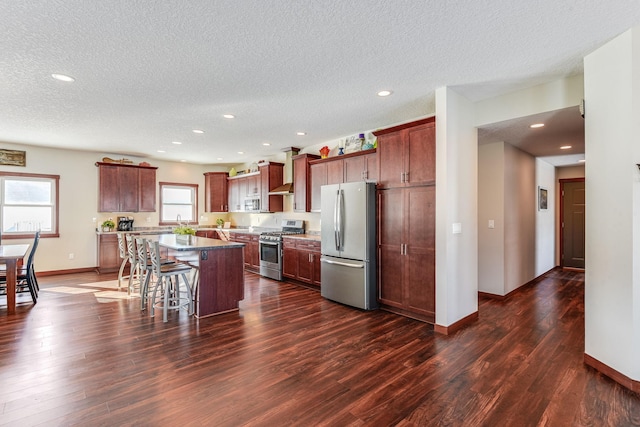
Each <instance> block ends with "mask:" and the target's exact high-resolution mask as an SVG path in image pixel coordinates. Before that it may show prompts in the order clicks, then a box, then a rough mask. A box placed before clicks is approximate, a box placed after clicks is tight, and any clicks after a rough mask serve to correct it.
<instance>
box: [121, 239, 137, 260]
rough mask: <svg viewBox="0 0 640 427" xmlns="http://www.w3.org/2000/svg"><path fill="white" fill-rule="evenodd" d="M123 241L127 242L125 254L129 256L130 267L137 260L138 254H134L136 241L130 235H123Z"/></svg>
mask: <svg viewBox="0 0 640 427" xmlns="http://www.w3.org/2000/svg"><path fill="white" fill-rule="evenodd" d="M124 236H125V239H126V241H127V254H128V255H129V262H130V263H131V265H133V264H134V263H135V261H136V260H137V258H138V254H137V253H136V241H135V240H134V237H133V235H132V234H125V235H124Z"/></svg>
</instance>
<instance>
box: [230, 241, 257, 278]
mask: <svg viewBox="0 0 640 427" xmlns="http://www.w3.org/2000/svg"><path fill="white" fill-rule="evenodd" d="M259 238H260V237H259V236H258V235H257V234H250V233H231V234H230V238H229V240H231V241H232V242H238V243H244V268H246V269H248V270H252V271H260V243H259V242H258V239H259Z"/></svg>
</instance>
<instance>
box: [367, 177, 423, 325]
mask: <svg viewBox="0 0 640 427" xmlns="http://www.w3.org/2000/svg"><path fill="white" fill-rule="evenodd" d="M378 221H379V231H378V236H379V243H378V267H379V271H380V274H379V300H380V302H381V303H382V304H385V305H387V306H390V307H393V308H396V309H399V310H400V313H401V314H411V315H412V317H417V318H420V319H422V320H425V321H428V322H434V321H435V186H421V187H412V188H407V189H401V188H394V189H388V190H379V191H378ZM392 311H393V310H392Z"/></svg>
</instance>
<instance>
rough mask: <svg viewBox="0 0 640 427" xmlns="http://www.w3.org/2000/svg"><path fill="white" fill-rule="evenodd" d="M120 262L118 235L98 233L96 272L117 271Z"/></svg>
mask: <svg viewBox="0 0 640 427" xmlns="http://www.w3.org/2000/svg"><path fill="white" fill-rule="evenodd" d="M121 262H122V260H121V259H120V249H118V235H117V234H116V233H109V234H98V273H100V274H102V273H110V272H114V271H118V269H119V268H120V263H121Z"/></svg>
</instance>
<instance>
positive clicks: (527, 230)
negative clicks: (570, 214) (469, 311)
mask: <svg viewBox="0 0 640 427" xmlns="http://www.w3.org/2000/svg"><path fill="white" fill-rule="evenodd" d="M504 154H505V156H504V161H505V166H504V173H505V177H504V179H505V184H504V210H505V214H504V218H505V219H504V255H505V258H504V266H505V268H504V291H505V294H508V293H509V292H511V291H513V290H514V289H516V288H518V287H520V286H522V285H524V284H525V283H527V282H528V281H530V280H531V279H533V278H534V277H535V275H534V271H535V246H536V239H535V209H536V191H537V187H536V184H535V160H534V158H533V157H532V156H531V155H529V154H527V153H525V152H524V151H522V150H519V149H517V148H515V147H514V146H512V145H510V144H505V149H504Z"/></svg>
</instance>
